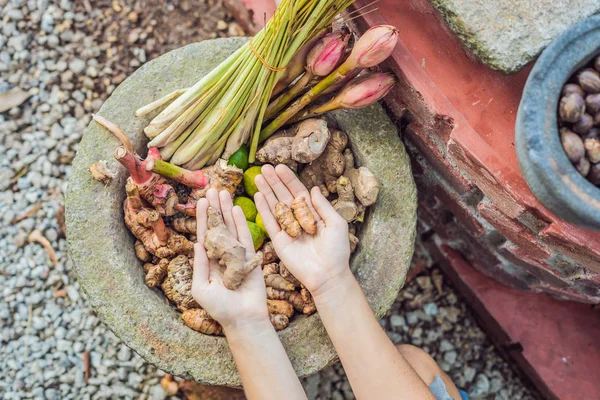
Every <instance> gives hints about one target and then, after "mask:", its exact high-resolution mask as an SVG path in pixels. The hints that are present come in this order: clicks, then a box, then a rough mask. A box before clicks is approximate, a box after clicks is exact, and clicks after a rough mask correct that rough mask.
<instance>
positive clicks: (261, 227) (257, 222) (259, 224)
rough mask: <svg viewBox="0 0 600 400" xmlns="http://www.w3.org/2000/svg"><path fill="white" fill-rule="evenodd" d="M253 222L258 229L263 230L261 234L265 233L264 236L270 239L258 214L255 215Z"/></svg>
mask: <svg viewBox="0 0 600 400" xmlns="http://www.w3.org/2000/svg"><path fill="white" fill-rule="evenodd" d="M255 222H256V225H258V227H259V228H260V229H262V230H263V232H264V233H265V235H267V237H270V236H269V232H267V228H266V227H265V223H264V222H263V219H262V217H261V216H260V214H256V221H255Z"/></svg>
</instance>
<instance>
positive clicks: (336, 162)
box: [299, 129, 348, 197]
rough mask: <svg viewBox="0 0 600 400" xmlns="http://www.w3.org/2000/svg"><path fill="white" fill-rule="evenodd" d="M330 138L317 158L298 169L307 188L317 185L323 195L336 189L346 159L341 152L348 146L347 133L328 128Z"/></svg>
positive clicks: (327, 194)
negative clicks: (300, 169)
mask: <svg viewBox="0 0 600 400" xmlns="http://www.w3.org/2000/svg"><path fill="white" fill-rule="evenodd" d="M330 133H331V139H330V140H329V143H328V144H327V147H326V148H325V151H324V152H323V154H321V156H319V158H317V159H316V160H314V161H313V162H312V163H310V164H308V165H306V166H305V167H304V169H302V171H300V174H299V177H300V181H301V182H302V183H303V184H304V186H306V187H307V188H309V189H310V188H313V187H315V186H318V187H319V188H320V189H321V192H322V193H323V196H325V197H328V196H329V194H330V193H335V191H336V181H337V179H338V178H339V177H340V176H341V175H342V174H343V173H344V169H345V168H346V159H345V158H344V155H343V154H342V153H343V151H344V149H345V148H346V146H348V135H347V134H346V133H344V132H342V131H340V130H337V129H332V130H330Z"/></svg>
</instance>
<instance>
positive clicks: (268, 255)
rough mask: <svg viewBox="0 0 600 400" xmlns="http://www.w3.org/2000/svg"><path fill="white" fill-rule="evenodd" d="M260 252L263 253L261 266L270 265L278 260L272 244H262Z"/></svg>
mask: <svg viewBox="0 0 600 400" xmlns="http://www.w3.org/2000/svg"><path fill="white" fill-rule="evenodd" d="M260 251H262V253H263V264H270V263H274V262H276V261H277V260H279V257H278V256H277V253H276V252H275V247H273V242H267V243H265V244H263V246H262V247H261V249H260Z"/></svg>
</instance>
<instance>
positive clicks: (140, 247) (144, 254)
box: [133, 239, 152, 262]
mask: <svg viewBox="0 0 600 400" xmlns="http://www.w3.org/2000/svg"><path fill="white" fill-rule="evenodd" d="M133 248H134V249H135V256H136V257H137V258H138V259H140V260H141V261H143V262H148V261H150V260H151V259H152V256H151V255H150V253H148V250H146V248H145V247H144V244H143V243H142V242H141V241H140V240H139V239H137V240H136V241H135V243H134V244H133Z"/></svg>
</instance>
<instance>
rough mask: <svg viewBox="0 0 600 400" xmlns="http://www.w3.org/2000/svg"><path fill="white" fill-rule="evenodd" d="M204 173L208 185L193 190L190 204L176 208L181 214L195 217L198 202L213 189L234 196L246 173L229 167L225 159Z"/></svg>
mask: <svg viewBox="0 0 600 400" xmlns="http://www.w3.org/2000/svg"><path fill="white" fill-rule="evenodd" d="M203 171H204V175H205V176H206V178H207V179H208V185H206V186H205V187H203V188H196V189H192V191H191V192H190V195H189V196H188V202H187V203H186V204H177V205H176V206H175V209H176V210H177V211H179V212H180V213H182V214H186V215H189V216H192V217H195V216H196V204H197V203H198V200H200V199H201V198H203V197H205V196H206V192H208V189H211V188H214V189H217V190H218V191H219V192H220V191H221V190H226V191H228V192H229V193H231V195H232V196H233V194H234V193H235V191H236V189H237V187H238V185H239V184H240V183H241V182H242V178H243V176H244V175H243V174H244V171H242V170H241V169H240V168H238V167H236V166H233V165H227V161H226V160H223V159H219V160H217V162H216V163H215V165H213V166H210V167H207V168H205V169H204V170H203Z"/></svg>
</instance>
